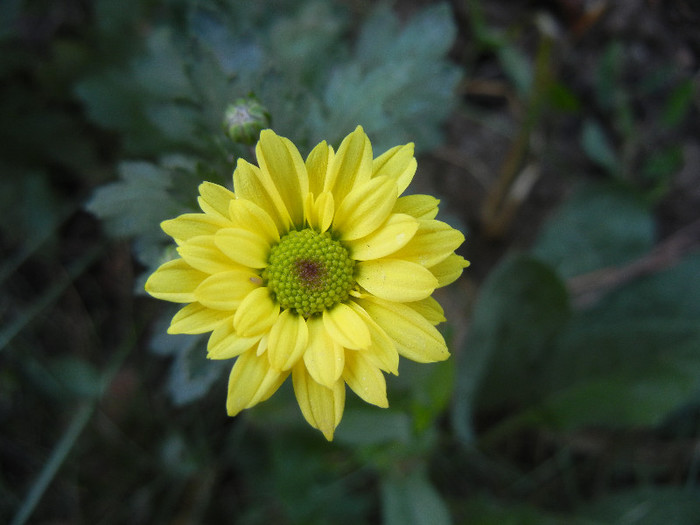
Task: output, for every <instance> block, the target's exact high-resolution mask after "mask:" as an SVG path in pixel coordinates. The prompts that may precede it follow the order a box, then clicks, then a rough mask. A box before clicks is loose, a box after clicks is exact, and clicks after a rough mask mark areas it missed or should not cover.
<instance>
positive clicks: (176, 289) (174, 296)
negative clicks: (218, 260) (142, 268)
mask: <svg viewBox="0 0 700 525" xmlns="http://www.w3.org/2000/svg"><path fill="white" fill-rule="evenodd" d="M206 278H207V274H206V273H204V272H200V271H199V270H195V269H194V268H192V267H191V266H190V265H189V264H187V263H186V262H185V261H183V260H182V259H174V260H172V261H168V262H166V263H165V264H162V265H161V266H160V267H159V268H158V269H157V270H156V271H155V272H153V273H152V274H151V276H150V277H149V278H148V280H147V281H146V286H145V290H146V292H148V293H149V294H150V295H152V296H153V297H155V298H156V299H162V300H164V301H171V302H173V303H191V302H192V301H194V300H195V299H194V290H195V289H196V288H197V286H199V284H200V283H201V282H202V281H203V280H204V279H206Z"/></svg>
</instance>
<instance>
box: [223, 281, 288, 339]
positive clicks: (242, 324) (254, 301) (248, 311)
mask: <svg viewBox="0 0 700 525" xmlns="http://www.w3.org/2000/svg"><path fill="white" fill-rule="evenodd" d="M279 311H280V306H279V304H277V303H276V302H275V301H273V300H272V297H270V290H269V289H268V288H267V287H264V286H263V287H261V288H257V289H255V290H253V291H252V292H250V293H249V294H248V295H247V296H246V297H245V299H243V301H241V305H240V306H239V307H238V310H236V313H235V314H234V316H233V327H234V328H235V329H236V332H238V333H239V334H241V335H242V336H243V337H252V336H255V335H260V334H262V333H264V332H267V331H268V330H269V329H270V328H271V327H272V325H274V324H275V321H277V317H278V316H279Z"/></svg>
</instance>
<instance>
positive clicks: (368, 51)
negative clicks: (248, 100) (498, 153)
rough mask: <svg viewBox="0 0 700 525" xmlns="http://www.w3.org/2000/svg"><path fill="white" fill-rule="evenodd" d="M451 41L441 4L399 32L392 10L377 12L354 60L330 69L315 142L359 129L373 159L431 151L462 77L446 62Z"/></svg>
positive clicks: (315, 116) (450, 24)
mask: <svg viewBox="0 0 700 525" xmlns="http://www.w3.org/2000/svg"><path fill="white" fill-rule="evenodd" d="M377 28H381V31H377ZM455 34H456V28H455V24H454V21H453V20H452V16H451V13H450V10H449V8H448V7H447V5H445V4H439V5H437V6H434V7H430V8H427V9H424V10H423V11H421V12H419V13H417V14H416V15H415V16H414V17H413V18H412V19H411V20H410V21H409V23H408V24H407V25H406V26H405V27H404V28H399V24H398V23H397V21H396V20H395V15H394V14H393V13H392V12H391V11H390V10H388V9H387V8H385V7H384V8H382V7H380V8H378V9H377V10H376V11H375V12H374V13H373V15H372V16H371V17H370V18H369V19H368V20H367V22H366V23H365V25H364V26H363V30H362V32H361V34H360V38H359V40H358V43H357V46H356V51H355V53H354V55H353V57H352V60H350V61H349V62H347V63H345V64H340V65H337V66H336V67H335V68H334V69H333V72H332V74H331V76H330V79H329V81H328V83H327V85H326V88H325V91H324V93H323V96H322V99H321V102H320V105H319V106H318V107H317V108H316V109H314V110H313V112H312V119H311V121H310V124H311V130H310V131H311V137H312V142H317V141H320V140H323V139H327V140H329V141H330V142H331V143H337V142H338V141H339V140H340V139H341V138H342V137H343V136H344V135H345V134H347V133H348V132H350V131H352V129H353V128H354V127H355V126H356V125H357V124H358V123H359V124H362V126H363V127H364V128H365V131H366V132H367V133H368V134H369V135H370V136H371V137H372V146H373V148H375V150H376V151H377V152H382V151H385V150H386V149H388V148H389V147H391V146H393V145H396V144H401V143H406V142H412V141H413V142H415V144H416V148H417V149H418V150H425V149H429V148H432V147H434V146H436V145H437V144H438V143H439V142H440V140H441V134H440V124H441V123H442V122H443V120H444V119H445V118H446V117H447V115H448V114H449V111H450V109H451V108H452V107H453V105H454V103H455V101H456V99H455V94H454V89H455V87H456V84H457V81H458V80H459V76H460V72H459V70H458V69H457V68H456V67H455V66H454V65H452V64H450V63H449V62H448V61H447V60H446V57H445V53H446V50H447V49H448V48H449V47H450V46H451V44H452V42H453V39H454V36H455ZM379 44H381V45H379ZM273 117H274V115H273Z"/></svg>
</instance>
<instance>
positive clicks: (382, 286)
mask: <svg viewBox="0 0 700 525" xmlns="http://www.w3.org/2000/svg"><path fill="white" fill-rule="evenodd" d="M356 272H357V277H356V279H357V283H358V284H359V285H360V286H362V287H363V288H364V289H365V290H367V291H368V292H369V293H371V294H372V295H375V296H377V297H380V298H382V299H387V300H389V301H397V302H400V303H406V302H409V301H419V300H421V299H425V298H426V297H428V296H429V295H430V294H431V293H433V291H434V290H435V288H436V287H437V284H438V281H437V279H436V278H435V276H433V274H432V273H430V270H427V269H425V268H423V267H422V266H421V265H419V264H416V263H412V262H408V261H402V260H398V259H376V260H374V261H363V262H360V263H358V264H357V267H356Z"/></svg>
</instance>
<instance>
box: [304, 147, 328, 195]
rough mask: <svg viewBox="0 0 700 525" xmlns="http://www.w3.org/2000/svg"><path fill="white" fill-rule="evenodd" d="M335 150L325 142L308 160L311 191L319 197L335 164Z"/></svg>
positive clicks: (316, 148) (313, 151)
mask: <svg viewBox="0 0 700 525" xmlns="http://www.w3.org/2000/svg"><path fill="white" fill-rule="evenodd" d="M333 157H334V153H333V148H332V147H330V146H329V145H328V144H326V141H325V140H324V141H323V142H321V143H320V144H318V145H317V146H316V147H315V148H314V149H313V150H311V153H309V156H308V157H307V158H306V172H307V174H308V176H309V191H310V192H311V193H313V194H314V195H318V194H320V193H321V192H322V191H323V188H324V185H325V182H326V177H327V175H328V167H329V166H330V165H331V164H332V163H333Z"/></svg>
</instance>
